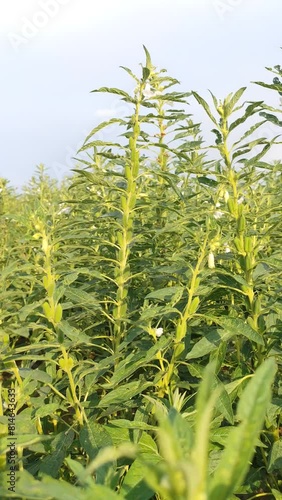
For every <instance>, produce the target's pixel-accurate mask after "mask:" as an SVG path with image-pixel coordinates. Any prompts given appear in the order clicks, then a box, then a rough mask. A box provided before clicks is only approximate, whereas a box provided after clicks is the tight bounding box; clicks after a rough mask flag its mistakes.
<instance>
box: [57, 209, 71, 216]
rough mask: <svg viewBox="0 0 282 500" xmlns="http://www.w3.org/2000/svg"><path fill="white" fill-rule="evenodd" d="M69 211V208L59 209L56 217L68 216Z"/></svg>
mask: <svg viewBox="0 0 282 500" xmlns="http://www.w3.org/2000/svg"><path fill="white" fill-rule="evenodd" d="M70 211H71V207H65V208H61V210H59V212H58V215H62V214H69V213H70Z"/></svg>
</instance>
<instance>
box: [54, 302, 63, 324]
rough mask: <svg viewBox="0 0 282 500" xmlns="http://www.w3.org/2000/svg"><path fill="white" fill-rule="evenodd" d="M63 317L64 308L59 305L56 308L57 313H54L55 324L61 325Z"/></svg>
mask: <svg viewBox="0 0 282 500" xmlns="http://www.w3.org/2000/svg"><path fill="white" fill-rule="evenodd" d="M62 316H63V309H62V306H61V304H57V305H56V307H55V312H54V322H55V323H60V321H61V319H62Z"/></svg>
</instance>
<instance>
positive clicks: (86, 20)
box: [0, 0, 282, 186]
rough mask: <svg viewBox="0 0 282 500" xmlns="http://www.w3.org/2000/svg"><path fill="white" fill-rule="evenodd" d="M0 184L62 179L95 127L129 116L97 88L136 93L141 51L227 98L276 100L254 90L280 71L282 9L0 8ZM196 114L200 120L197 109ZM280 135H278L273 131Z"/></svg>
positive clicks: (105, 4) (187, 81)
mask: <svg viewBox="0 0 282 500" xmlns="http://www.w3.org/2000/svg"><path fill="white" fill-rule="evenodd" d="M0 5H1V7H2V8H1V16H0V51H1V57H2V62H1V67H2V71H1V93H0V105H1V118H0V123H1V146H2V147H1V153H2V154H1V166H0V176H2V177H5V178H8V179H9V180H10V181H11V182H12V184H13V185H15V186H21V185H22V184H23V183H24V182H26V181H27V180H28V179H29V178H30V177H31V175H32V173H33V172H34V169H35V166H36V165H37V164H39V163H44V164H45V165H46V167H48V168H49V173H50V175H52V176H54V177H56V176H57V177H59V178H60V177H61V176H62V175H64V174H66V173H67V172H69V169H70V168H71V167H74V162H73V161H72V160H71V157H72V156H74V155H75V152H76V150H77V149H78V148H79V146H80V145H81V144H82V142H83V140H84V138H85V136H86V135H87V133H88V132H89V131H90V130H91V128H93V126H95V125H96V124H97V123H98V122H99V121H101V120H103V119H105V117H110V116H115V115H118V116H123V115H125V114H127V112H128V109H127V108H126V107H125V106H126V105H125V104H124V103H119V101H118V99H117V98H116V97H115V96H110V95H105V96H101V95H98V94H90V91H91V90H92V89H94V88H98V87H100V86H120V87H122V88H124V89H126V90H129V91H130V90H132V88H133V87H134V85H133V83H132V82H131V80H130V79H129V78H128V75H127V74H126V73H124V72H123V71H122V70H121V69H119V66H120V65H124V66H128V67H131V68H132V69H133V70H135V71H138V70H139V69H138V68H139V67H138V64H139V63H140V62H143V61H144V55H143V49H142V44H145V45H146V46H147V48H148V49H149V50H150V52H151V56H152V60H153V63H154V64H155V65H156V66H158V67H165V68H166V69H167V70H168V72H169V74H170V75H171V76H173V77H175V78H178V79H179V80H180V81H181V90H185V91H189V90H191V89H193V90H197V91H198V92H199V93H201V94H202V95H203V96H205V97H206V98H208V93H207V89H208V88H209V89H210V90H212V91H213V93H214V94H215V95H216V96H217V97H219V98H223V97H225V95H226V94H228V93H229V92H231V91H235V90H237V89H238V88H239V87H242V86H244V85H248V90H247V93H246V98H247V99H257V98H264V97H266V98H267V99H271V97H272V96H271V95H270V94H271V92H267V91H264V90H263V89H261V88H258V87H256V86H254V85H251V84H250V82H251V81H253V80H264V81H267V80H268V81H271V78H272V77H271V74H270V73H268V72H267V71H266V70H265V66H274V65H275V64H279V63H280V64H281V49H280V46H281V45H282V40H281V21H282V4H281V0H268V1H265V0H173V1H172V0H143V1H142V2H141V1H138V0H136V1H134V0H120V1H118V0H103V1H98V0H97V1H95V0H92V1H91V0H9V1H4V0H0ZM191 110H192V111H193V112H194V113H195V118H196V119H197V120H198V119H199V118H201V119H202V118H203V114H202V113H201V112H200V110H199V108H198V106H197V105H194V104H193V105H192V106H191ZM275 133H278V132H277V131H275Z"/></svg>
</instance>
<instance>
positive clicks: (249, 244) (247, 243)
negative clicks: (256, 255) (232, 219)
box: [244, 236, 253, 253]
mask: <svg viewBox="0 0 282 500" xmlns="http://www.w3.org/2000/svg"><path fill="white" fill-rule="evenodd" d="M244 249H245V252H247V253H250V252H252V250H253V241H252V237H251V236H245V238H244Z"/></svg>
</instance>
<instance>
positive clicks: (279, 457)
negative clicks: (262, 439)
mask: <svg viewBox="0 0 282 500" xmlns="http://www.w3.org/2000/svg"><path fill="white" fill-rule="evenodd" d="M281 469H282V439H281V438H280V439H279V440H278V441H275V442H274V443H273V445H272V448H271V452H270V455H269V460H268V467H267V470H268V472H273V471H275V470H281Z"/></svg>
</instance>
